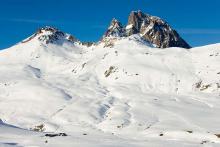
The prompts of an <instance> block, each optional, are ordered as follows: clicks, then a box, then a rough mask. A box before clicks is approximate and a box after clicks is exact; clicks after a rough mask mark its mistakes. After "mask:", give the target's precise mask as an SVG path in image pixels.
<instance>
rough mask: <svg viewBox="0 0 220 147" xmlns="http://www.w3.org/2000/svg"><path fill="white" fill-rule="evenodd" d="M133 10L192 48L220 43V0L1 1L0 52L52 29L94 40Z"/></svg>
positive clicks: (125, 21)
mask: <svg viewBox="0 0 220 147" xmlns="http://www.w3.org/2000/svg"><path fill="white" fill-rule="evenodd" d="M132 10H142V11H143V12H146V13H149V14H151V15H155V16H159V17H161V18H163V19H165V20H166V21H167V22H168V23H169V24H170V25H171V26H172V27H173V28H175V29H176V30H177V31H178V32H179V33H180V34H181V36H182V37H183V38H184V39H185V40H186V41H187V42H189V43H190V44H191V45H192V46H199V45H206V44H211V43H217V42H220V0H2V1H1V3H0V49H2V48H6V47H9V46H11V45H13V44H15V43H17V42H19V41H21V40H22V39H24V38H26V37H28V36H30V35H31V34H33V33H34V32H35V30H36V29H37V28H39V27H42V26H45V25H49V26H55V27H57V28H59V29H61V30H62V31H64V32H67V33H70V34H72V35H74V36H75V37H77V38H78V39H80V40H82V41H97V40H98V39H99V38H100V37H101V36H102V34H103V33H104V31H105V29H106V28H107V26H108V25H109V23H110V21H111V19H112V18H113V17H115V18H117V19H119V20H120V21H121V22H122V23H123V24H126V23H127V18H128V15H129V13H130V11H132Z"/></svg>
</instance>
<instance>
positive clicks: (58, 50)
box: [0, 38, 220, 147]
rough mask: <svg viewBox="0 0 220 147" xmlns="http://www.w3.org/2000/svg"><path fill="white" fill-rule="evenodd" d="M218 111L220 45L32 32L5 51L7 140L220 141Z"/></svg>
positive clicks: (0, 79)
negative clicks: (97, 41)
mask: <svg viewBox="0 0 220 147" xmlns="http://www.w3.org/2000/svg"><path fill="white" fill-rule="evenodd" d="M219 115H220V44H213V45H208V46H203V47H197V48H192V49H190V50H187V49H183V48H167V49H159V48H153V47H150V46H146V45H145V44H143V43H141V42H138V41H135V40H133V39H131V38H124V39H121V40H119V41H117V42H116V43H115V44H114V47H111V48H108V47H106V48H103V47H102V46H101V45H97V46H92V47H85V46H81V45H79V44H70V43H65V42H64V43H63V44H47V45H46V44H44V43H41V42H39V41H38V40H36V39H33V40H31V41H29V42H26V43H19V44H17V45H15V46H13V47H11V48H8V49H6V50H2V51H0V119H1V120H2V121H0V146H6V147H7V146H19V147H23V146H25V147H30V146H32V147H33V146H34V147H36V146H51V147H56V146H57V147H58V146H62V147H64V146H65V147H73V146H74V147H76V146H77V147H78V146H79V147H93V146H94V147H99V146H100V147H110V146H114V147H116V146H117V147H128V146H129V147H130V146H131V147H146V146H149V147H185V146H186V147H198V146H206V147H218V146H220V138H218V137H217V136H216V135H215V134H220V117H219ZM39 125H43V126H44V127H43V130H42V131H43V132H36V131H33V128H35V127H36V126H39ZM46 133H66V134H67V135H68V136H58V137H46V136H45V134H46Z"/></svg>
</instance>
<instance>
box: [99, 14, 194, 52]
mask: <svg viewBox="0 0 220 147" xmlns="http://www.w3.org/2000/svg"><path fill="white" fill-rule="evenodd" d="M134 34H138V35H140V36H141V38H142V39H144V40H145V41H147V42H149V43H151V44H153V45H154V46H156V47H158V48H168V47H182V48H187V49H189V48H191V47H190V45H189V44H188V43H187V42H186V41H184V40H183V39H182V38H181V37H180V35H179V34H178V33H177V32H176V31H175V30H174V29H172V28H171V26H170V25H169V24H168V23H167V22H166V21H164V20H162V19H161V18H159V17H156V16H151V15H149V14H144V13H143V12H141V11H132V12H131V13H130V15H129V18H128V24H127V26H126V27H124V26H123V25H122V24H121V23H120V22H119V21H118V20H116V19H113V20H112V22H111V24H110V26H109V28H108V30H107V31H106V33H105V34H104V36H103V38H102V40H105V39H108V38H116V37H128V36H131V35H134Z"/></svg>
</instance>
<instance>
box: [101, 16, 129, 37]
mask: <svg viewBox="0 0 220 147" xmlns="http://www.w3.org/2000/svg"><path fill="white" fill-rule="evenodd" d="M125 35H126V34H125V28H124V27H123V25H122V24H121V22H120V21H118V20H117V19H115V18H113V19H112V21H111V23H110V26H109V27H108V29H107V31H106V32H105V34H104V36H103V38H106V37H124V36H125Z"/></svg>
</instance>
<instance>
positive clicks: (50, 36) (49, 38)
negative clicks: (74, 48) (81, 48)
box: [22, 26, 78, 44]
mask: <svg viewBox="0 0 220 147" xmlns="http://www.w3.org/2000/svg"><path fill="white" fill-rule="evenodd" d="M34 38H37V39H38V40H39V41H40V42H43V43H46V44H49V43H58V42H59V41H60V42H63V41H68V42H72V43H74V42H78V40H77V39H76V38H75V37H74V36H72V35H70V34H66V33H64V32H62V31H60V30H58V29H56V28H53V27H49V26H46V27H43V28H40V29H38V30H37V32H36V33H34V34H33V35H32V36H31V37H29V38H27V39H25V40H23V41H22V43H25V42H29V41H30V40H32V39H34Z"/></svg>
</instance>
